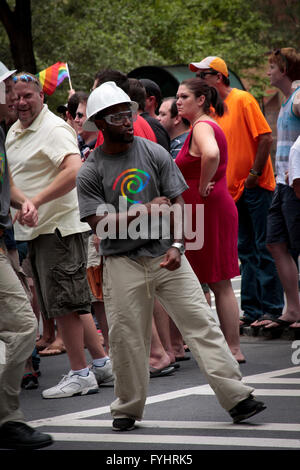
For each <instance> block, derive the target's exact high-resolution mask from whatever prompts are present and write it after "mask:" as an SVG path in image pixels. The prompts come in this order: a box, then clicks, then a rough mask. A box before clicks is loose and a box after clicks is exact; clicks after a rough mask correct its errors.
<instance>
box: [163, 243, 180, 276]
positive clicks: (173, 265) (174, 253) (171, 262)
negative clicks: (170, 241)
mask: <svg viewBox="0 0 300 470" xmlns="http://www.w3.org/2000/svg"><path fill="white" fill-rule="evenodd" d="M180 265H181V254H180V252H179V250H178V248H175V247H173V246H172V247H171V248H169V249H168V251H167V253H166V254H165V257H164V260H163V261H162V262H161V263H160V267H161V268H165V269H168V270H169V271H175V269H178V268H179V267H180Z"/></svg>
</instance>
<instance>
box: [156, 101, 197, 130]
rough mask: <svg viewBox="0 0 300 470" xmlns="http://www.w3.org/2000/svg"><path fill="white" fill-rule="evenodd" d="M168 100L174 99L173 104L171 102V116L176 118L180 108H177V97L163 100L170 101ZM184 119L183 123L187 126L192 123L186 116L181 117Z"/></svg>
mask: <svg viewBox="0 0 300 470" xmlns="http://www.w3.org/2000/svg"><path fill="white" fill-rule="evenodd" d="M168 100H172V104H171V107H170V115H171V118H175V117H176V116H177V115H178V109H177V104H176V101H177V100H176V98H175V97H173V98H166V99H164V100H163V101H168ZM181 120H182V123H183V124H184V125H185V126H186V127H189V125H190V121H188V120H187V119H185V118H181Z"/></svg>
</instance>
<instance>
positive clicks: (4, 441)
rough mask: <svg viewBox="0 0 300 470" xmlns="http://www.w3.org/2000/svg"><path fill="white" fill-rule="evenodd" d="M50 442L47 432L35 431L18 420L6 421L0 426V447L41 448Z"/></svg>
mask: <svg viewBox="0 0 300 470" xmlns="http://www.w3.org/2000/svg"><path fill="white" fill-rule="evenodd" d="M52 443H53V439H52V437H51V436H50V435H49V434H44V433H42V432H39V431H36V430H35V429H33V428H31V427H30V426H28V425H27V424H25V423H21V422H19V421H7V422H6V423H4V424H2V426H0V448H1V449H18V450H26V449H41V448H42V447H47V446H50V445H51V444H52Z"/></svg>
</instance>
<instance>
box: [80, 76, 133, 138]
mask: <svg viewBox="0 0 300 470" xmlns="http://www.w3.org/2000/svg"><path fill="white" fill-rule="evenodd" d="M121 103H128V104H129V105H130V106H131V108H132V110H133V111H137V110H138V104H137V103H136V102H135V101H131V99H130V98H129V96H128V95H127V94H126V93H125V91H123V90H122V88H119V87H118V86H117V85H116V84H115V82H105V83H102V85H100V86H99V87H97V88H95V90H93V91H92V93H91V94H90V96H89V98H88V100H87V105H86V116H87V119H86V121H85V123H84V125H83V129H84V130H85V131H89V132H95V131H97V130H98V127H97V126H96V124H95V123H94V122H93V116H95V114H97V113H99V112H100V111H103V110H104V109H106V108H109V107H110V106H114V105H115V104H121Z"/></svg>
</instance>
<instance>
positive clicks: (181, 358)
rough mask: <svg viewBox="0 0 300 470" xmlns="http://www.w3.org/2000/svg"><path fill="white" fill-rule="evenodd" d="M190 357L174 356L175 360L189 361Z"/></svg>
mask: <svg viewBox="0 0 300 470" xmlns="http://www.w3.org/2000/svg"><path fill="white" fill-rule="evenodd" d="M190 359H191V358H190V357H189V356H182V357H175V361H176V362H181V361H189V360H190Z"/></svg>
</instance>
